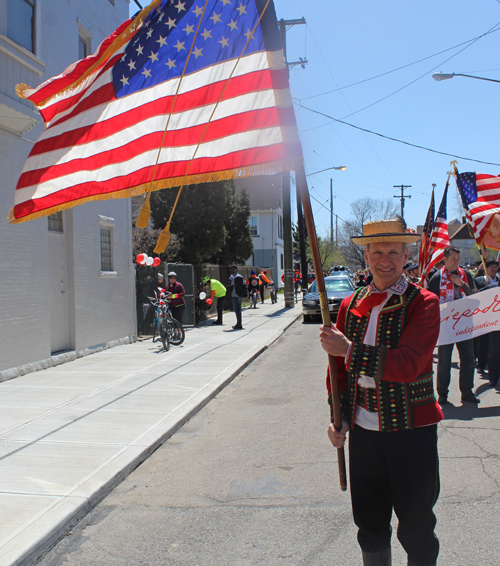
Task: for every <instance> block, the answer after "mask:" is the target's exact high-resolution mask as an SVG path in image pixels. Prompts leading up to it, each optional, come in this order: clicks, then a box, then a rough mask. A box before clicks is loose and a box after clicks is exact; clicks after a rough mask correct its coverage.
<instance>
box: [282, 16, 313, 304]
mask: <svg viewBox="0 0 500 566" xmlns="http://www.w3.org/2000/svg"><path fill="white" fill-rule="evenodd" d="M305 23H306V20H305V18H302V19H300V20H284V19H281V20H279V22H278V26H279V29H280V35H281V45H282V47H283V55H284V57H285V64H286V67H287V72H288V78H290V69H292V68H293V67H295V66H296V65H300V66H301V67H302V68H303V69H304V68H305V66H306V64H307V59H302V58H301V57H299V59H300V61H292V62H289V61H288V59H287V56H286V31H287V26H288V27H291V26H296V25H302V24H305ZM295 189H296V198H297V229H298V232H299V247H300V265H301V271H302V289H307V272H308V266H307V257H306V238H305V227H304V216H303V213H302V200H301V197H300V190H299V186H298V183H296V187H295ZM283 214H284V212H283ZM283 220H284V219H283ZM284 236H285V237H290V241H291V237H292V234H291V232H290V234H289V235H288V234H286V233H285V234H284ZM286 275H287V274H286V270H285V294H286V289H287V282H286V281H287V279H286ZM291 284H292V286H293V280H292V283H291Z"/></svg>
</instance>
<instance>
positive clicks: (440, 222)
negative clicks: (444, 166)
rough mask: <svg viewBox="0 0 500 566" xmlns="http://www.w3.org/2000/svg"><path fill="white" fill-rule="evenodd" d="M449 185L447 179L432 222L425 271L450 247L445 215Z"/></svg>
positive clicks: (440, 258)
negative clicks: (432, 226)
mask: <svg viewBox="0 0 500 566" xmlns="http://www.w3.org/2000/svg"><path fill="white" fill-rule="evenodd" d="M449 184H450V181H449V179H448V180H447V181H446V186H445V188H444V193H443V198H442V200H441V204H440V205H439V209H438V212H437V215H436V220H435V222H434V228H433V230H432V235H431V239H430V244H429V248H430V249H429V253H428V261H427V265H426V267H425V271H426V272H427V273H429V271H430V270H431V269H432V268H433V267H434V266H435V265H436V263H437V262H438V261H441V260H442V259H443V257H444V249H445V248H447V247H448V246H449V245H450V236H449V234H448V220H447V215H446V201H447V195H448V186H449Z"/></svg>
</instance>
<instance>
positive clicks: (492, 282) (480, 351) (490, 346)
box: [474, 261, 500, 387]
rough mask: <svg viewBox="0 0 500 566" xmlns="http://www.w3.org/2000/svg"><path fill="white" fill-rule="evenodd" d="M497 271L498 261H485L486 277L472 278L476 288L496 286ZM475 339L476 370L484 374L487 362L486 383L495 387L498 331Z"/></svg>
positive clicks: (498, 366) (499, 343)
mask: <svg viewBox="0 0 500 566" xmlns="http://www.w3.org/2000/svg"><path fill="white" fill-rule="evenodd" d="M483 271H484V270H483ZM497 272H498V261H487V262H486V273H487V277H486V276H485V275H482V276H479V277H476V278H475V279H474V283H475V284H476V287H477V289H478V290H479V291H486V290H488V289H493V288H495V287H498V285H499V283H500V279H499V277H498V273H497ZM475 341H476V352H477V368H478V372H479V373H481V374H485V373H486V364H488V378H489V383H488V385H489V386H490V387H495V386H496V384H497V383H498V378H499V376H500V331H499V330H495V331H493V332H489V333H487V334H483V335H482V336H478V337H477V338H476V339H475Z"/></svg>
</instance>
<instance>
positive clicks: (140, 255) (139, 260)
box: [135, 254, 144, 264]
mask: <svg viewBox="0 0 500 566" xmlns="http://www.w3.org/2000/svg"><path fill="white" fill-rule="evenodd" d="M135 261H136V262H137V263H138V264H140V263H141V261H144V254H137V255H136V256H135Z"/></svg>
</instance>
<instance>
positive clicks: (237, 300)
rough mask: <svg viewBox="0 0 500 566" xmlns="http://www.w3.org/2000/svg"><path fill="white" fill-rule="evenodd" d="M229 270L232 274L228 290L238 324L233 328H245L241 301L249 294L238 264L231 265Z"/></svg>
mask: <svg viewBox="0 0 500 566" xmlns="http://www.w3.org/2000/svg"><path fill="white" fill-rule="evenodd" d="M229 271H230V272H231V275H230V276H229V282H228V285H227V291H228V293H231V299H232V301H233V310H234V314H235V315H236V324H235V325H234V326H233V330H243V325H242V324H241V301H242V299H243V297H245V296H246V294H247V291H246V287H245V281H244V280H243V276H242V275H240V274H239V273H238V268H237V267H236V265H231V267H230V268H229Z"/></svg>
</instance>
